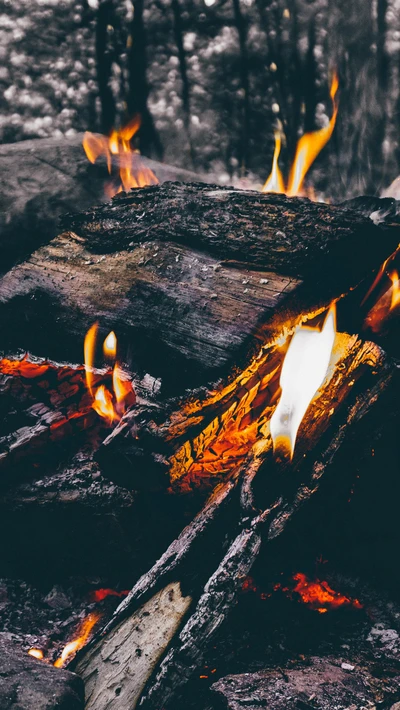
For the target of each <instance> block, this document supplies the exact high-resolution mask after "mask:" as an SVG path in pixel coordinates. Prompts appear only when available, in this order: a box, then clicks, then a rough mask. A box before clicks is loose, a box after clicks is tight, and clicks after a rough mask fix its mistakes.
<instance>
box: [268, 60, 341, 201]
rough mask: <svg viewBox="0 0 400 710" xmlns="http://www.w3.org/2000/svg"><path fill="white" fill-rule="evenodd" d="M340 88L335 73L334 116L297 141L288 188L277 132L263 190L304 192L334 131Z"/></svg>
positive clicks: (298, 193) (299, 193) (332, 96)
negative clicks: (305, 183)
mask: <svg viewBox="0 0 400 710" xmlns="http://www.w3.org/2000/svg"><path fill="white" fill-rule="evenodd" d="M338 88H339V80H338V76H337V74H336V73H335V74H334V76H333V79H332V84H331V88H330V97H331V100H332V104H333V112H332V117H331V119H330V121H329V123H328V125H327V126H325V127H324V128H320V129H319V130H318V131H311V132H310V133H305V134H304V135H303V136H302V137H301V138H300V139H299V141H298V142H297V146H296V153H295V156H294V160H293V164H292V167H291V169H290V173H289V180H288V184H287V187H286V189H285V182H284V179H283V177H282V173H281V171H280V169H279V166H278V158H279V153H280V149H281V135H280V133H278V132H276V133H275V151H274V157H273V161H272V171H271V174H270V176H269V178H268V179H267V181H266V183H265V185H264V187H263V189H262V191H263V192H283V193H285V194H286V195H288V197H295V196H296V195H301V194H302V185H303V181H304V178H305V176H306V175H307V173H308V171H309V169H310V167H311V165H312V164H313V162H314V160H315V159H316V157H317V156H318V155H319V153H320V152H321V150H322V149H323V148H324V146H325V145H326V144H327V143H328V141H329V140H330V138H331V136H332V133H333V131H334V128H335V125H336V118H337V114H338V108H339V105H338V102H337V100H336V94H337V90H338Z"/></svg>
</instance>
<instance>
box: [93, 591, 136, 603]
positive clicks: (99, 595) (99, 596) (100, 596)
mask: <svg viewBox="0 0 400 710" xmlns="http://www.w3.org/2000/svg"><path fill="white" fill-rule="evenodd" d="M128 594H129V589H124V590H123V591H122V592H117V591H116V590H115V589H95V590H94V591H93V592H91V594H90V599H91V601H93V602H102V601H103V600H104V599H107V597H119V598H122V597H126V596H127V595H128Z"/></svg>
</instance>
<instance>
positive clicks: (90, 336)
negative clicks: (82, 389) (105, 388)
mask: <svg viewBox="0 0 400 710" xmlns="http://www.w3.org/2000/svg"><path fill="white" fill-rule="evenodd" d="M98 327H99V324H98V323H93V325H92V326H91V327H90V328H89V330H88V332H87V333H86V336H85V341H84V344H83V352H84V356H85V372H86V385H87V388H88V390H89V392H90V394H91V395H92V396H93V360H94V350H95V344H96V336H97V330H98Z"/></svg>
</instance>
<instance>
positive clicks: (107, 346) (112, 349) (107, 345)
mask: <svg viewBox="0 0 400 710" xmlns="http://www.w3.org/2000/svg"><path fill="white" fill-rule="evenodd" d="M103 353H104V355H105V357H110V358H115V357H116V356H117V336H116V335H115V333H114V331H113V330H112V331H111V333H109V334H108V335H107V337H106V339H105V341H104V343H103Z"/></svg>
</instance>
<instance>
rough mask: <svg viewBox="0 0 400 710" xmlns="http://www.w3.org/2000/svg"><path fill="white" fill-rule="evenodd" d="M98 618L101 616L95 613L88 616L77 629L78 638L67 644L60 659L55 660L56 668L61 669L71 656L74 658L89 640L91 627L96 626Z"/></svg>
mask: <svg viewBox="0 0 400 710" xmlns="http://www.w3.org/2000/svg"><path fill="white" fill-rule="evenodd" d="M100 618H101V614H99V613H97V612H96V613H92V614H89V616H88V617H87V618H86V619H85V620H84V622H83V624H82V626H81V628H80V629H79V636H78V637H77V638H76V639H74V640H73V641H70V642H69V643H67V645H66V646H65V648H64V649H63V651H62V653H61V656H60V658H57V660H56V662H55V663H54V665H55V667H56V668H63V666H65V664H66V663H67V661H69V660H71V656H74V655H75V653H77V651H79V650H80V649H81V648H83V646H84V645H85V644H86V643H87V641H88V640H89V637H90V634H91V632H92V630H93V627H94V626H95V625H96V624H97V622H98V621H99V619H100Z"/></svg>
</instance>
